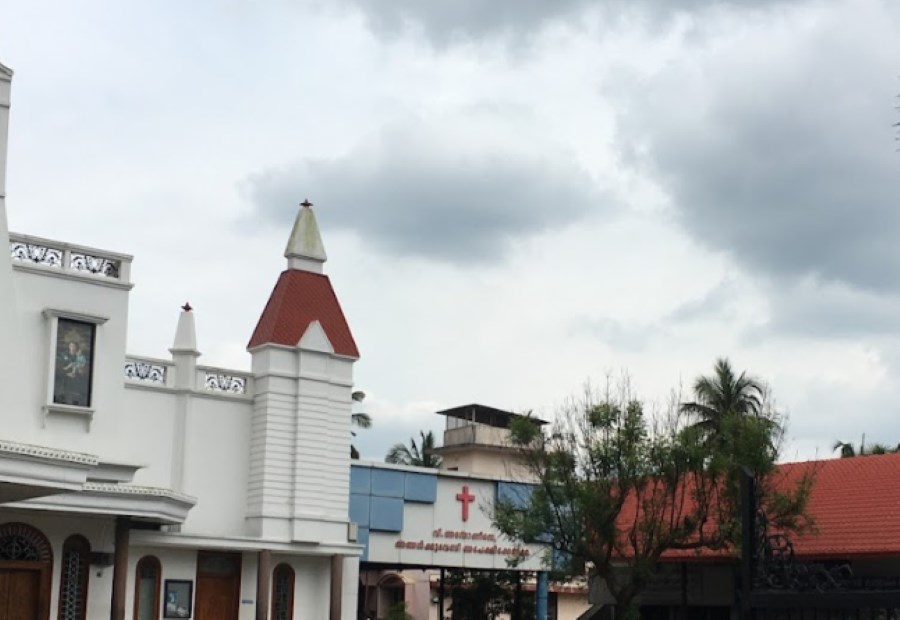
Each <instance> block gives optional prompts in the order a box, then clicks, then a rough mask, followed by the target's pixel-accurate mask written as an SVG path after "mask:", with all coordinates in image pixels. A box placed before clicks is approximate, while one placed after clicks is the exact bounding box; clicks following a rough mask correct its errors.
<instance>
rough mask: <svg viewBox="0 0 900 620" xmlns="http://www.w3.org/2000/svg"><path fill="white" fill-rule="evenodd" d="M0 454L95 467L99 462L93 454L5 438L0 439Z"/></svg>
mask: <svg viewBox="0 0 900 620" xmlns="http://www.w3.org/2000/svg"><path fill="white" fill-rule="evenodd" d="M0 454H15V455H21V456H30V457H33V458H39V459H47V460H50V461H65V462H67V463H78V464H81V465H87V466H89V467H96V466H97V465H98V464H99V463H100V459H99V458H98V457H96V456H94V455H93V454H85V453H83V452H70V451H68V450H59V449H57V448H48V447H46V446H36V445H33V444H25V443H16V442H13V441H6V440H0Z"/></svg>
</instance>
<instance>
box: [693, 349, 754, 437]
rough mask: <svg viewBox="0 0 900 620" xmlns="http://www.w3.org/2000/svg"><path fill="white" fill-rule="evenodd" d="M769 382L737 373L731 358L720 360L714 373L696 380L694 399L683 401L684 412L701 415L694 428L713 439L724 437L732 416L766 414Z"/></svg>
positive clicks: (698, 416)
mask: <svg viewBox="0 0 900 620" xmlns="http://www.w3.org/2000/svg"><path fill="white" fill-rule="evenodd" d="M764 400H765V385H764V384H763V383H762V382H761V381H760V380H759V379H757V378H755V377H752V376H749V375H747V373H746V372H742V373H741V374H740V375H735V373H734V371H733V370H732V368H731V364H730V362H729V361H728V359H727V358H724V357H720V358H719V359H717V360H716V363H715V366H714V367H713V374H712V375H711V376H700V377H698V378H697V380H696V381H695V382H694V400H693V401H692V402H686V403H681V411H682V413H687V414H689V415H691V416H693V417H695V418H696V419H697V421H696V422H695V423H694V424H693V428H695V429H697V430H699V431H701V432H703V434H704V435H705V436H706V437H707V438H708V439H709V440H712V441H721V440H722V435H723V432H724V426H725V423H726V421H727V420H728V419H729V418H730V417H732V416H737V417H749V416H753V417H757V418H763V417H764V413H765V412H764V411H763V408H764Z"/></svg>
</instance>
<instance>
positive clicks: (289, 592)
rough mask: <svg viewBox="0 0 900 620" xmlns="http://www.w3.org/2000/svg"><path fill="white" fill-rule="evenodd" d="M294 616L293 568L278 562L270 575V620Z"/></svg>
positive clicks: (283, 619) (286, 619)
mask: <svg viewBox="0 0 900 620" xmlns="http://www.w3.org/2000/svg"><path fill="white" fill-rule="evenodd" d="M293 618H294V569H293V568H291V567H290V566H289V565H288V564H279V565H278V566H276V567H275V573H274V574H273V575H272V620H293Z"/></svg>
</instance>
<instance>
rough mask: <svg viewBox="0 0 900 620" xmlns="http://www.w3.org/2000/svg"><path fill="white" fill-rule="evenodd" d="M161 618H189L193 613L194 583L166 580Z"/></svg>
mask: <svg viewBox="0 0 900 620" xmlns="http://www.w3.org/2000/svg"><path fill="white" fill-rule="evenodd" d="M165 594H166V598H165V599H164V603H163V618H190V617H191V614H192V613H193V608H192V605H193V602H194V582H193V581H187V580H182V579H166V592H165Z"/></svg>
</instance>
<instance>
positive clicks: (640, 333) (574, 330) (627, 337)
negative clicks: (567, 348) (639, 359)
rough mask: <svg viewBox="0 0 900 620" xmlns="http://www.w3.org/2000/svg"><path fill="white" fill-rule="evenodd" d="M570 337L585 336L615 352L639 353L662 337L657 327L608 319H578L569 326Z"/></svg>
mask: <svg viewBox="0 0 900 620" xmlns="http://www.w3.org/2000/svg"><path fill="white" fill-rule="evenodd" d="M569 329H570V332H571V335H572V336H574V337H576V338H582V337H584V336H587V337H588V338H591V339H596V340H598V341H600V342H603V343H605V344H606V345H608V346H610V347H611V348H613V349H615V350H617V351H626V352H629V353H640V352H643V351H645V350H646V349H647V347H648V346H650V343H651V342H653V341H654V340H655V339H657V338H659V337H660V336H661V335H663V332H662V330H661V328H660V327H659V326H655V325H647V324H643V323H630V322H626V321H620V320H618V319H613V318H609V317H600V318H589V317H579V318H576V319H574V320H572V321H571V322H570V324H569Z"/></svg>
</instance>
